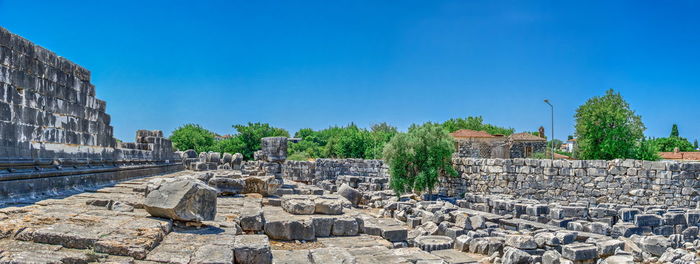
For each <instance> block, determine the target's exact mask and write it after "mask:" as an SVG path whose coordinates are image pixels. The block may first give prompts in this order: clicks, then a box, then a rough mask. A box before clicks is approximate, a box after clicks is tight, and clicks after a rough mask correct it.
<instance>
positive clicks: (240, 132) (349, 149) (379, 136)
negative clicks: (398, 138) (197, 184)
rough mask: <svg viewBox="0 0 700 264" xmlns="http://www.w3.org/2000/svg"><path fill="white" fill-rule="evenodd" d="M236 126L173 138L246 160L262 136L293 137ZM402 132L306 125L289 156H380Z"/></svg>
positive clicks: (455, 122) (449, 125)
mask: <svg viewBox="0 0 700 264" xmlns="http://www.w3.org/2000/svg"><path fill="white" fill-rule="evenodd" d="M439 125H440V126H441V127H442V128H443V129H444V130H446V131H447V132H454V131H456V130H459V129H472V130H481V131H486V132H488V133H490V134H501V135H510V134H513V132H514V129H513V128H504V127H499V126H495V125H491V124H486V123H484V119H483V118H482V117H480V116H476V117H473V116H470V117H467V118H453V119H450V120H447V121H445V122H443V123H439ZM233 128H234V129H235V130H236V133H234V134H232V135H230V136H224V137H222V136H219V135H217V134H215V133H213V132H211V131H209V130H207V129H205V128H203V127H201V126H200V125H196V124H186V125H184V126H181V127H179V128H178V129H176V130H175V131H173V133H172V135H171V136H170V139H171V140H172V142H173V145H174V147H175V148H177V149H178V150H186V149H194V150H196V151H197V152H202V151H214V152H226V153H241V154H243V156H244V157H245V158H246V159H252V157H253V152H255V151H256V150H258V149H260V139H261V138H263V137H274V136H283V137H289V136H290V133H289V132H288V131H287V130H285V129H282V128H277V127H273V126H271V125H270V124H267V123H248V124H245V125H243V124H239V125H234V126H233ZM398 133H402V132H399V131H398V130H397V129H396V127H394V126H392V125H390V124H387V123H379V124H373V125H371V126H370V127H369V128H368V129H366V128H361V127H358V126H357V125H356V124H354V123H350V124H348V125H347V126H331V127H329V128H326V129H321V130H313V129H311V128H304V129H300V130H299V131H297V132H296V133H294V137H295V138H300V139H301V141H300V142H299V143H290V144H289V157H288V159H291V160H306V159H312V158H362V159H380V158H382V151H383V149H384V145H385V144H386V143H387V142H389V141H390V140H391V139H392V138H393V137H394V136H395V135H396V134H398Z"/></svg>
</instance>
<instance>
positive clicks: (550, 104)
mask: <svg viewBox="0 0 700 264" xmlns="http://www.w3.org/2000/svg"><path fill="white" fill-rule="evenodd" d="M544 102H545V103H546V104H548V105H549V107H550V108H551V109H552V138H551V139H550V140H549V142H551V144H552V150H551V151H552V159H554V106H553V105H552V103H550V102H549V99H544Z"/></svg>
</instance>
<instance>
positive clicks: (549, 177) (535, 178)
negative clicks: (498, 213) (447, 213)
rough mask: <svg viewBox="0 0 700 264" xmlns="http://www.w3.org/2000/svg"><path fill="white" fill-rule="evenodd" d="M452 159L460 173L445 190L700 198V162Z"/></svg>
mask: <svg viewBox="0 0 700 264" xmlns="http://www.w3.org/2000/svg"><path fill="white" fill-rule="evenodd" d="M453 164H454V166H455V168H456V169H457V171H458V172H459V177H457V178H443V179H441V182H440V187H439V191H440V192H441V193H443V194H446V195H461V194H463V193H466V192H469V193H472V194H506V195H513V196H515V197H522V198H531V199H537V200H540V201H545V202H555V201H557V202H587V203H591V204H600V203H619V204H627V205H668V206H683V207H695V205H696V203H697V201H698V200H700V192H699V191H700V189H698V188H700V180H699V179H700V163H681V162H675V161H658V162H651V161H639V160H612V161H601V160H573V161H569V160H540V159H473V158H454V159H453Z"/></svg>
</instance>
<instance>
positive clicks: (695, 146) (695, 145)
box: [693, 139, 700, 149]
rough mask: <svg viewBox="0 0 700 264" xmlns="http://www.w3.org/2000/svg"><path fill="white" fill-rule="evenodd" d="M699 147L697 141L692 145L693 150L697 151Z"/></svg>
mask: <svg viewBox="0 0 700 264" xmlns="http://www.w3.org/2000/svg"><path fill="white" fill-rule="evenodd" d="M699 147H700V146H698V140H697V139H696V140H695V142H694V143H693V148H694V149H698V148H699Z"/></svg>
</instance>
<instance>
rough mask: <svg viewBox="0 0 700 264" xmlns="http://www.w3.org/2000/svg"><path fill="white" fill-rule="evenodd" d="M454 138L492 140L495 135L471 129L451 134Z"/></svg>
mask: <svg viewBox="0 0 700 264" xmlns="http://www.w3.org/2000/svg"><path fill="white" fill-rule="evenodd" d="M450 135H452V137H454V138H492V137H494V136H493V135H491V134H489V133H486V131H476V130H471V129H460V130H457V131H455V132H452V133H450Z"/></svg>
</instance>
